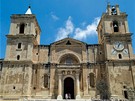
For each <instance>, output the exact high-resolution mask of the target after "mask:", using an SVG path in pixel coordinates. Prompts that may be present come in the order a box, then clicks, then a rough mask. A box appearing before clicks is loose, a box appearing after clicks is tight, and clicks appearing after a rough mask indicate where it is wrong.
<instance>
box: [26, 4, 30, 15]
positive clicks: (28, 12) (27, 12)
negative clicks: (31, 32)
mask: <svg viewBox="0 0 135 101" xmlns="http://www.w3.org/2000/svg"><path fill="white" fill-rule="evenodd" d="M25 14H32V12H31V6H30V5H29V7H28V10H27V11H26V13H25Z"/></svg>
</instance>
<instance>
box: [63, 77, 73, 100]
mask: <svg viewBox="0 0 135 101" xmlns="http://www.w3.org/2000/svg"><path fill="white" fill-rule="evenodd" d="M66 94H67V95H68V98H69V96H70V97H71V98H69V99H74V98H75V97H74V80H73V79H72V78H71V77H67V78H66V79H65V80H64V99H66V98H65V95H66Z"/></svg>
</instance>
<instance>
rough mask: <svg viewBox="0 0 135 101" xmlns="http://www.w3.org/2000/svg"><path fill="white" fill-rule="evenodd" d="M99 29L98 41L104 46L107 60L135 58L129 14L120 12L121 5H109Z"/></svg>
mask: <svg viewBox="0 0 135 101" xmlns="http://www.w3.org/2000/svg"><path fill="white" fill-rule="evenodd" d="M97 31H98V38H99V41H98V43H99V44H101V45H102V46H103V47H104V52H105V60H113V59H118V60H119V59H129V58H130V59H131V58H133V51H132V44H131V41H132V40H131V36H132V33H130V32H129V28H128V21H127V14H126V13H123V12H120V9H119V5H115V6H111V5H108V6H107V12H106V13H104V14H103V15H102V17H101V20H100V23H99V25H98V28H97Z"/></svg>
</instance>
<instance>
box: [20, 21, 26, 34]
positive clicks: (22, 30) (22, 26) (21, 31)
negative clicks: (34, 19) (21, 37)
mask: <svg viewBox="0 0 135 101" xmlns="http://www.w3.org/2000/svg"><path fill="white" fill-rule="evenodd" d="M24 27H25V25H24V23H23V24H21V25H20V31H19V32H20V33H24Z"/></svg>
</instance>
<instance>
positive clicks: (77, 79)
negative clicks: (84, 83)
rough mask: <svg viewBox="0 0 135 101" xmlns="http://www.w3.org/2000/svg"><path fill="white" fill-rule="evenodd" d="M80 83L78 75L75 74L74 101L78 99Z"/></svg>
mask: <svg viewBox="0 0 135 101" xmlns="http://www.w3.org/2000/svg"><path fill="white" fill-rule="evenodd" d="M80 98H81V96H80V83H79V74H76V99H80Z"/></svg>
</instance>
